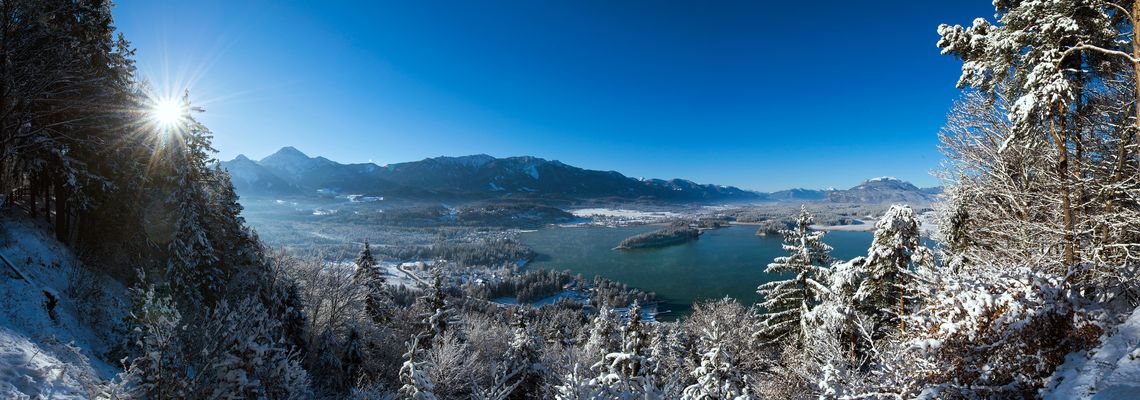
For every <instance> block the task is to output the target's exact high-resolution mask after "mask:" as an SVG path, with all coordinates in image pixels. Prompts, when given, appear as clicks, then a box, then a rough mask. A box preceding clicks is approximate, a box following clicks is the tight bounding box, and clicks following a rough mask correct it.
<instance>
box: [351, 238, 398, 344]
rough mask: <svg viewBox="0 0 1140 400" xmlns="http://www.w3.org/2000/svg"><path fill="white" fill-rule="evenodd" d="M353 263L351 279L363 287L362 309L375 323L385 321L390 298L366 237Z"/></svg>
mask: <svg viewBox="0 0 1140 400" xmlns="http://www.w3.org/2000/svg"><path fill="white" fill-rule="evenodd" d="M353 264H355V265H356V272H354V273H353V281H354V282H356V284H357V285H361V286H364V288H365V290H364V292H365V298H364V311H365V312H366V313H368V316H369V317H370V318H371V319H372V322H374V323H377V324H380V323H384V322H386V321H387V320H388V318H389V316H388V312H389V308H388V306H389V298H390V297H389V295H388V290H387V280H386V279H385V278H384V273H383V272H381V270H380V269H379V268H378V267H377V265H378V263H377V262H376V258H375V257H374V256H373V255H372V246H370V245H369V244H368V239H364V247H363V248H362V249H361V250H360V254H359V255H357V256H356V260H355V261H353Z"/></svg>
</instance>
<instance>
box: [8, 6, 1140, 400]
mask: <svg viewBox="0 0 1140 400" xmlns="http://www.w3.org/2000/svg"><path fill="white" fill-rule="evenodd" d="M111 7H112V4H111V3H110V2H108V1H103V0H0V196H2V197H0V206H2V210H3V211H2V213H3V219H2V220H0V221H3V223H4V225H3V228H4V229H3V232H0V233H3V234H4V235H3V241H4V242H5V243H16V242H20V241H21V240H26V239H27V238H29V237H31V235H30V234H27V233H26V232H31V231H42V232H49V233H50V234H51V236H52V237H53V239H52V240H54V241H56V242H58V243H59V244H61V245H62V246H64V247H63V248H64V249H66V251H67V252H70V253H72V254H74V255H75V256H76V257H77V258H78V259H79V260H80V261H81V262H80V263H79V264H78V265H79V267H78V270H77V271H78V272H76V275H75V276H74V277H73V278H71V283H70V284H69V286H68V287H69V290H67V291H60V292H58V293H52V292H50V291H46V292H43V293H44V295H45V296H46V298H47V300H45V301H43V303H42V307H40V309H39V310H36V311H35V312H40V313H43V314H44V315H45V316H46V317H45V318H49V319H50V320H52V321H57V320H59V316H58V314H57V312H58V311H59V310H63V309H64V305H57V303H56V300H53V299H58V298H60V297H65V298H67V299H71V300H69V302H68V303H67V305H66V307H72V308H75V309H76V310H79V311H78V312H79V314H80V315H87V316H89V317H88V320H87V321H86V322H83V323H84V324H86V326H88V328H89V329H91V330H92V332H94V335H95V336H97V337H99V338H101V340H105V341H107V342H109V343H111V344H112V345H110V346H109V347H110V348H108V349H105V350H106V351H99V350H95V349H83V348H77V349H75V350H74V351H75V352H76V354H80V355H81V357H79V358H81V359H83V360H89V359H90V360H99V362H101V363H104V364H106V365H109V366H111V368H114V370H115V372H116V373H115V375H114V376H113V377H110V378H106V379H104V378H100V377H97V376H87V377H86V378H85V379H86V380H85V381H84V382H82V385H80V387H82V389H81V392H79V393H74V396H75V397H77V398H115V399H134V398H138V399H183V398H184V399H204V398H210V399H214V398H259V399H262V398H264V399H309V398H329V399H332V398H338V399H339V398H353V399H416V400H429V399H551V398H553V399H737V400H743V399H761V398H765V399H767V398H773V399H799V398H805V399H806V398H837V399H901V398H962V399H974V398H1034V397H1055V398H1075V397H1081V396H1091V395H1092V394H1095V393H1096V390H1099V389H1100V388H1102V387H1104V388H1111V386H1110V384H1115V385H1118V386H1120V385H1123V387H1125V388H1126V389H1124V390H1123V391H1118V392H1116V393H1118V394H1119V393H1123V394H1122V395H1121V396H1122V397H1120V398H1127V396H1128V393H1129V392H1128V390H1140V388H1137V384H1136V382H1135V381H1131V382H1129V381H1127V379H1125V380H1123V381H1119V380H1117V381H1114V380H1112V376H1115V375H1112V373H1113V370H1112V369H1111V368H1122V370H1121V371H1125V369H1128V368H1132V370H1127V371H1135V370H1136V369H1137V368H1140V367H1137V361H1136V360H1135V356H1134V355H1135V354H1136V353H1135V346H1136V345H1135V342H1133V343H1132V344H1131V346H1132V347H1131V349H1125V350H1126V351H1125V353H1130V354H1132V355H1133V356H1132V358H1128V357H1123V358H1121V359H1120V361H1119V362H1120V364H1112V363H1115V362H1116V361H1117V360H1112V362H1111V363H1109V364H1111V365H1114V366H1113V367H1111V368H1110V367H1104V366H1100V367H1097V366H1093V367H1081V366H1080V365H1081V362H1082V360H1085V359H1086V358H1087V357H1094V356H1095V354H1096V351H1095V349H1098V346H1104V345H1105V344H1106V343H1113V342H1114V341H1115V340H1116V339H1115V336H1114V335H1116V334H1118V332H1124V331H1125V330H1126V329H1136V328H1135V327H1131V325H1128V324H1129V322H1128V321H1136V318H1130V316H1132V315H1135V314H1134V313H1136V312H1140V311H1137V306H1138V305H1140V276H1138V274H1137V272H1138V271H1137V267H1138V265H1140V223H1138V221H1140V107H1138V99H1140V41H1137V40H1136V39H1135V37H1134V33H1133V31H1134V27H1135V26H1136V23H1137V18H1140V2H1129V1H1123V0H1122V1H1107V0H1050V1H1043V0H1033V1H1028V0H1027V1H1006V0H999V1H995V2H994V12H995V13H996V14H995V15H996V18H994V19H992V20H991V19H986V18H978V19H976V20H974V21H973V23H972V24H971V25H969V26H961V25H942V26H939V27H937V29H938V33H939V35H940V38H941V39H940V40H939V41H938V43H937V47H938V48H939V49H941V51H942V53H943V54H944V55H946V56H947V57H955V58H956V59H958V60H961V62H962V70H961V78H960V80H959V81H958V82H957V84H958V86H959V87H960V88H961V96H960V98H959V99H958V100H957V101H956V102H955V104H954V106H953V108H952V109H951V110H949V116H948V120H947V123H946V125H945V127H944V128H943V129H942V131H941V132H940V135H939V140H940V147H941V150H942V152H943V153H944V155H945V157H946V160H947V161H946V162H945V163H944V165H943V167H942V168H941V169H940V170H939V171H937V174H938V177H939V178H940V179H941V180H942V183H943V184H944V188H945V189H944V193H943V194H942V195H941V197H940V201H939V202H938V203H937V204H935V205H934V207H933V208H934V210H935V212H936V213H937V215H938V218H939V230H938V232H937V233H936V238H935V239H936V240H937V243H938V246H937V247H936V248H927V247H925V246H924V245H923V240H922V238H921V237H920V232H919V222H918V220H917V218H916V212H917V211H918V210H915V209H912V208H911V207H909V206H906V205H901V204H900V205H890V206H884V207H883V209H882V210H881V211H879V212H877V214H879V215H881V217H880V218H879V219H878V221H877V222H876V230H875V232H874V239H873V242H872V244H871V246H870V247H869V248H868V249H867V254H866V256H865V257H858V258H856V259H853V260H836V259H834V258H832V257H831V256H830V255H829V250H830V247H829V246H827V244H826V241H827V237H826V233H825V232H822V231H815V230H812V229H811V228H810V227H811V226H812V225H813V224H814V223H815V222H816V221H815V218H816V216H813V215H811V214H810V213H809V212H807V209H806V208H804V209H803V211H802V212H801V213H800V214H799V215H798V216H797V218H796V220H795V222H794V224H791V225H790V226H789V225H786V224H780V225H777V226H773V227H771V230H774V231H779V234H780V235H783V237H784V240H785V247H784V248H785V249H786V250H787V254H786V255H785V256H781V257H779V258H776V259H774V260H771V262H770V263H769V264H768V265H767V268H766V271H767V272H769V273H771V274H778V275H779V276H781V277H783V278H781V280H778V281H775V282H771V283H766V284H763V285H759V287H758V288H757V290H758V292H759V293H760V294H761V295H762V296H763V298H764V301H763V302H762V303H760V304H758V305H756V306H748V305H744V304H741V303H739V302H737V301H736V300H733V299H731V298H725V299H720V300H713V301H707V302H701V303H699V304H696V305H695V306H694V311H693V313H692V314H691V315H689V316H687V317H685V318H683V319H681V320H679V321H674V322H658V321H655V319H654V318H652V315H647V314H651V313H648V312H647V310H650V309H651V305H652V303H653V301H654V299H653V295H652V294H648V293H643V292H640V291H639V290H637V289H635V288H629V287H625V286H624V285H622V284H620V283H616V282H606V281H601V280H598V281H591V282H585V280H584V279H578V278H574V277H571V276H569V275H568V274H564V273H555V272H532V271H527V272H524V273H521V274H518V275H511V274H512V273H517V272H508V273H505V274H506V275H508V276H505V277H504V276H499V278H500V280H498V281H495V282H490V283H487V284H485V285H481V284H476V283H474V282H470V281H465V280H464V277H463V276H460V275H457V274H449V272H448V271H449V270H448V269H445V268H438V269H436V270H433V271H432V272H431V274H432V276H431V278H430V279H428V280H427V282H424V284H422V285H414V286H408V285H399V284H393V283H392V282H391V281H392V280H393V278H394V277H393V276H392V275H389V274H387V273H386V272H385V271H384V270H383V269H382V268H379V266H380V264H381V263H382V262H384V261H386V257H391V258H400V257H402V256H406V253H416V252H418V253H416V254H419V255H420V256H430V257H439V258H444V259H449V260H451V261H454V264H457V265H460V266H484V267H488V268H497V267H500V266H502V265H503V264H507V263H510V262H513V261H515V260H518V259H526V258H529V257H531V256H533V255H532V254H531V253H528V249H526V248H525V247H524V246H520V245H518V244H517V243H515V242H513V241H512V240H511V239H509V238H500V239H495V238H482V239H478V240H467V241H454V240H450V239H453V238H449V237H448V236H447V235H443V236H442V237H438V236H432V235H431V234H424V233H423V232H420V233H418V234H420V235H426V237H425V238H421V239H422V241H424V242H426V243H428V244H426V245H424V246H422V247H416V248H402V247H400V248H391V249H383V250H375V251H374V249H373V246H374V245H376V244H377V243H378V241H377V240H376V238H371V239H372V240H371V242H372V244H369V241H368V239H369V238H366V237H362V238H361V244H360V245H356V246H353V247H354V248H353V249H352V251H353V253H354V254H356V256H355V257H354V260H353V262H351V263H333V262H329V260H328V259H327V258H325V257H322V256H320V255H318V254H317V252H307V251H297V252H294V251H289V250H283V249H276V248H270V247H268V246H266V245H265V244H264V243H263V242H262V241H261V240H260V239H259V236H258V234H257V232H255V231H254V230H252V229H250V228H249V227H248V226H247V224H246V222H245V220H244V219H243V217H242V209H243V207H242V205H241V204H240V202H239V198H238V196H237V194H236V193H235V191H234V188H233V185H232V183H231V181H230V177H229V174H228V172H227V171H226V170H224V169H221V168H219V167H218V166H217V165H218V163H217V160H215V159H214V158H213V156H212V155H213V154H214V153H215V151H214V149H213V148H212V134H211V132H210V130H209V129H208V128H207V127H206V126H204V125H203V124H201V123H200V122H199V121H198V119H196V118H197V116H198V115H199V113H201V112H204V110H203V109H201V108H200V107H198V106H196V105H195V104H191V102H190V100H189V99H190V97H189V95H188V94H187V93H173V94H171V93H163V92H162V91H160V90H159V89H157V88H155V87H152V86H151V85H150V84H149V83H148V82H146V81H144V80H142V79H141V78H140V77H139V76H138V74H137V71H136V69H135V65H134V59H133V57H134V56H135V52H136V49H134V48H132V46H131V44H130V42H129V41H128V40H127V38H126V37H124V36H123V35H122V34H116V29H115V25H114V21H113V18H112V14H111ZM932 28H934V27H932ZM170 104H174V105H175V106H176V108H175V109H176V110H177V115H176V116H175V118H173V119H171V118H165V117H164V118H157V117H156V114H155V112H154V110H155V109H156V108H157V107H160V106H161V107H168V106H169V105H170ZM520 210H522V211H524V212H525V213H528V214H530V215H532V216H533V218H524V220H523V221H521V222H510V223H504V222H503V221H502V220H501V217H502V216H503V215H506V214H508V213H515V212H518V211H520ZM443 214H444V211H443V210H440V209H419V210H410V211H408V212H407V213H404V214H398V215H396V214H393V215H387V214H385V215H374V216H367V217H364V218H371V219H375V221H373V222H377V223H396V224H399V223H401V222H404V221H413V220H414V221H429V220H435V219H437V218H438V217H439V216H441V215H443ZM863 214H865V210H852V211H836V212H835V214H834V215H826V216H821V217H822V218H825V219H827V220H829V221H830V220H839V219H844V218H852V217H857V216H859V215H863ZM734 217H735V218H736V219H737V220H741V221H743V220H746V219H749V220H752V221H764V220H766V219H769V217H768V216H765V215H760V214H757V215H749V216H745V215H738V216H734ZM458 218H460V219H463V220H470V221H471V223H472V224H481V223H484V222H485V221H492V222H494V223H496V224H499V223H504V224H506V225H508V226H532V225H533V224H534V222H533V220H544V219H547V218H555V219H563V218H570V216H569V215H567V214H565V213H564V212H561V211H560V210H557V209H550V208H546V207H537V206H487V207H482V208H473V209H469V210H465V211H463V212H462V213H460V214H459V215H458ZM371 219H370V220H369V221H372V220H371ZM532 219H533V220H532ZM13 221H17V222H13ZM18 221H24V222H18ZM424 223H428V222H424ZM26 226H32V227H33V228H27V229H31V230H30V231H29V230H19V229H25V228H20V227H26ZM12 232H24V233H19V234H15V233H13V234H9V233H12ZM21 235H25V236H21ZM381 245H382V243H381ZM341 246H342V247H343V245H341ZM318 247H319V246H318ZM5 248H7V247H5ZM330 250H332V249H330ZM336 250H344V249H343V248H338V249H336ZM29 259H30V257H29ZM5 263H7V264H6V265H7V267H8V268H9V269H11V270H12V271H13V272H9V271H7V270H6V271H5V275H4V276H2V277H0V279H3V280H4V281H5V283H4V285H5V287H9V286H11V285H17V284H21V283H18V282H17V281H20V280H23V281H30V280H32V279H30V278H28V277H27V275H33V274H34V273H28V272H27V271H41V273H48V271H50V270H51V268H57V267H51V266H44V267H43V270H33V269H31V268H32V267H31V266H29V265H30V264H31V263H30V261H29V262H28V263H22V262H21V260H11V261H5ZM36 268H39V267H36ZM58 268H62V267H58ZM456 270H461V268H458V269H456ZM99 282H106V283H105V284H103V283H99ZM567 285H570V286H574V287H573V289H575V290H581V291H584V292H587V293H589V297H590V298H589V300H588V301H585V302H575V301H558V302H555V303H553V304H547V305H543V306H541V307H534V306H527V305H521V306H520V305H504V304H498V303H494V302H491V301H489V299H491V298H494V297H498V296H515V297H517V298H518V300H519V301H521V302H524V303H525V302H526V300H534V299H540V298H543V297H547V296H548V295H550V294H552V293H558V291H560V290H562V289H564V288H565V287H566V286H567ZM4 301H6V302H16V301H20V299H15V298H10V297H9V298H5V300H4ZM6 304H7V303H6ZM37 304H38V303H37ZM115 304H120V305H121V306H115ZM115 307H121V308H115ZM94 316H99V317H94ZM57 323H63V322H57ZM1133 323H1136V322H1133ZM8 329H9V328H7V327H6V328H5V330H4V331H2V332H0V333H3V332H8ZM1102 354H1103V353H1102ZM1073 364H1077V365H1076V366H1073ZM1089 364H1095V363H1094V362H1092V361H1090V362H1089ZM1082 368H1083V369H1082ZM1098 368H1099V369H1098ZM1098 373H1101V374H1103V376H1100V377H1093V378H1088V377H1086V376H1085V375H1086V374H1094V375H1095V374H1098ZM1117 373H1120V371H1117ZM1124 373H1125V375H1124V376H1126V377H1127V376H1129V375H1127V373H1126V372H1124ZM58 374H60V375H64V374H65V372H58ZM1132 376H1134V375H1132ZM1089 379H1091V380H1092V381H1093V382H1094V383H1090V384H1086V385H1085V386H1079V385H1080V384H1081V382H1085V381H1087V380H1089ZM1074 385H1077V386H1074ZM1106 385H1109V386H1106ZM6 389H7V387H4V388H0V390H6ZM1105 390H1108V389H1105ZM4 393H9V392H4ZM1104 393H1110V392H1108V391H1106V392H1104ZM1131 393H1132V395H1133V396H1134V395H1135V393H1136V392H1135V391H1132V392H1131ZM28 396H29V397H33V398H35V397H41V398H44V397H50V394H47V395H45V394H42V393H41V394H39V395H28Z"/></svg>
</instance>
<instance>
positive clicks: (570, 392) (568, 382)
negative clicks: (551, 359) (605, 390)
mask: <svg viewBox="0 0 1140 400" xmlns="http://www.w3.org/2000/svg"><path fill="white" fill-rule="evenodd" d="M592 381H593V379H592V377H591V376H590V370H589V368H585V367H583V366H582V365H581V364H579V363H577V362H575V363H573V364H572V365H571V366H570V370H569V371H567V372H566V374H564V375H563V376H561V379H560V382H561V383H559V384H558V385H555V386H554V398H555V399H556V400H594V399H598V398H601V397H602V389H601V388H599V387H598V386H596V385H594V384H593V383H592Z"/></svg>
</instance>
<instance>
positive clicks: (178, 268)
mask: <svg viewBox="0 0 1140 400" xmlns="http://www.w3.org/2000/svg"><path fill="white" fill-rule="evenodd" d="M182 107H183V110H184V111H183V113H184V115H183V118H182V121H180V122H179V123H178V124H177V125H174V126H170V127H166V128H165V129H170V132H166V136H167V137H168V141H167V142H166V143H165V144H164V147H163V151H164V152H165V156H164V158H163V159H164V160H165V163H166V165H167V166H168V167H169V168H170V171H171V173H170V175H169V178H168V182H167V184H168V187H169V188H170V189H171V192H170V196H169V197H168V198H167V199H166V203H167V205H168V207H170V208H171V209H172V213H173V219H174V221H173V222H174V229H173V231H174V232H173V235H172V237H171V238H170V243H169V244H168V245H167V249H168V253H169V256H168V258H167V262H166V279H167V280H168V282H169V284H170V285H171V286H172V287H173V288H174V289H175V290H176V291H177V293H178V294H179V295H180V296H181V297H182V298H183V299H185V300H186V301H187V303H188V304H185V306H189V307H201V306H202V305H203V302H204V301H205V300H209V299H212V298H213V296H214V294H216V293H217V292H218V291H219V290H220V289H221V288H222V286H223V284H224V282H225V279H226V278H227V275H228V274H227V272H226V271H224V270H222V269H220V268H218V266H217V265H216V262H217V261H218V257H219V255H218V252H217V250H216V247H215V244H214V243H212V242H210V237H211V236H213V235H211V234H210V230H211V228H210V226H209V223H210V222H211V221H210V216H211V214H212V212H213V211H214V210H212V209H211V207H210V198H209V194H208V193H207V191H206V189H205V188H206V184H207V183H208V179H209V178H210V176H211V174H210V170H209V163H210V160H211V159H210V155H209V154H210V153H211V152H213V151H214V149H213V148H212V147H210V137H211V134H210V131H209V130H208V129H206V127H205V126H204V125H202V124H200V123H198V121H196V120H194V118H193V117H192V116H191V115H190V112H191V111H192V110H196V109H197V108H195V107H193V106H192V105H191V104H190V94H189V93H185V94H184V95H183V97H182Z"/></svg>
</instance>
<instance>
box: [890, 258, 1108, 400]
mask: <svg viewBox="0 0 1140 400" xmlns="http://www.w3.org/2000/svg"><path fill="white" fill-rule="evenodd" d="M939 289H940V290H939V291H938V292H937V295H936V296H934V297H933V298H932V299H930V300H929V301H928V303H927V304H926V305H925V306H924V307H922V309H921V310H920V311H919V312H917V313H915V314H913V315H909V316H906V317H905V318H904V319H905V320H906V321H907V325H908V329H906V330H905V331H904V332H902V333H901V334H899V335H898V336H897V337H896V338H895V339H894V340H895V342H896V343H894V346H895V347H894V348H893V349H892V351H891V354H887V355H885V357H886V358H887V359H886V360H884V362H885V363H890V364H892V366H893V367H894V368H895V373H896V374H897V377H896V379H895V380H894V381H892V382H891V383H892V384H896V385H898V387H899V388H900V389H902V392H903V394H905V395H906V396H907V397H909V396H913V395H917V394H919V393H921V394H922V396H924V397H928V398H944V397H946V396H961V397H973V396H977V397H995V396H997V397H1022V396H1029V397H1031V396H1033V393H1035V391H1036V389H1037V388H1039V387H1040V386H1041V385H1042V384H1043V383H1044V379H1045V378H1046V377H1048V376H1049V375H1050V374H1051V373H1052V372H1053V370H1054V369H1055V368H1056V367H1057V366H1058V365H1060V364H1061V363H1062V362H1063V360H1064V357H1065V355H1066V354H1069V353H1070V352H1072V351H1075V350H1079V349H1082V348H1086V347H1087V346H1089V345H1091V344H1092V343H1094V342H1095V340H1096V338H1097V336H1098V335H1099V333H1100V328H1099V327H1098V325H1097V324H1095V323H1093V316H1092V315H1090V314H1088V313H1087V312H1085V311H1083V310H1082V309H1081V308H1080V307H1078V306H1077V304H1075V303H1074V302H1073V301H1072V299H1071V298H1070V297H1069V292H1068V291H1067V290H1066V289H1065V286H1064V283H1063V281H1062V278H1061V277H1058V276H1053V275H1049V274H1046V273H1042V272H1037V271H1034V270H1033V269H1032V268H1016V269H1011V270H1007V269H1005V268H1002V269H990V270H988V271H985V272H984V273H980V274H974V273H970V274H960V275H950V274H947V275H944V276H943V280H942V284H941V285H940V287H939Z"/></svg>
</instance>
